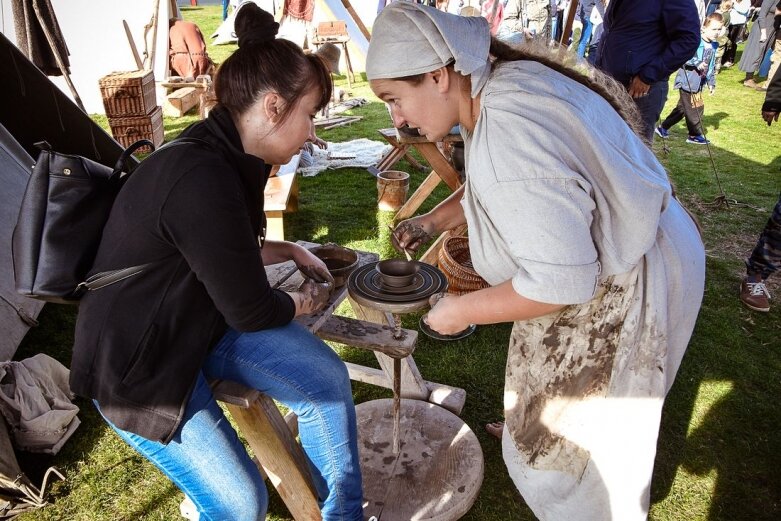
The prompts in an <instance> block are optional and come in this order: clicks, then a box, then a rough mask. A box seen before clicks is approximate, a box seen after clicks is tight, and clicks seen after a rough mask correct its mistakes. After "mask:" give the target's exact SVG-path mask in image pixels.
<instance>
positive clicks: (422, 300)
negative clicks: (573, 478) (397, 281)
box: [347, 262, 447, 313]
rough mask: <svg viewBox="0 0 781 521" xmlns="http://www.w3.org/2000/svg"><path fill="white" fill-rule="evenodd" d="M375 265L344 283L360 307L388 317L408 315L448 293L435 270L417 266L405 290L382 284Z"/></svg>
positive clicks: (357, 273) (425, 265)
mask: <svg viewBox="0 0 781 521" xmlns="http://www.w3.org/2000/svg"><path fill="white" fill-rule="evenodd" d="M376 266H377V263H376V262H372V263H369V264H366V265H365V266H361V267H360V268H357V269H356V270H355V271H353V272H352V273H351V274H350V277H349V278H348V279H347V291H348V292H349V293H350V297H352V298H353V299H355V300H356V301H357V302H358V303H359V304H361V305H362V306H366V307H369V308H372V309H377V310H379V311H387V312H390V313H409V312H411V311H417V310H420V309H423V308H425V307H427V306H428V299H429V297H431V296H432V295H434V294H436V293H442V292H443V291H447V279H446V278H445V275H444V274H443V273H442V272H441V271H439V269H437V268H436V267H435V266H432V265H431V264H426V263H424V262H421V263H420V271H418V273H417V274H416V275H415V278H414V279H413V280H412V283H410V284H409V285H407V286H404V287H400V288H393V287H388V286H385V285H383V284H382V277H381V275H380V274H379V273H378V272H377V270H376V269H375V267H376Z"/></svg>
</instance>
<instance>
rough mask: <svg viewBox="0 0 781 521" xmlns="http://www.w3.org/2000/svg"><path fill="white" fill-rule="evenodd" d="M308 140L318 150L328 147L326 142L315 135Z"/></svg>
mask: <svg viewBox="0 0 781 521" xmlns="http://www.w3.org/2000/svg"><path fill="white" fill-rule="evenodd" d="M309 142H310V143H312V144H314V145H315V146H316V147H317V148H319V149H320V150H325V149H326V148H328V143H327V142H326V141H324V140H322V139H320V138H319V137H317V136H315V137H314V138H313V139H310V140H309Z"/></svg>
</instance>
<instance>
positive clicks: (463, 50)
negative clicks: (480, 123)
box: [366, 2, 491, 98]
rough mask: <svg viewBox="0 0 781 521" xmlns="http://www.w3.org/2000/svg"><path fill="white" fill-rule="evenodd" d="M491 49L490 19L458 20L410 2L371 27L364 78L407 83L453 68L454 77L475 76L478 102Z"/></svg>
mask: <svg viewBox="0 0 781 521" xmlns="http://www.w3.org/2000/svg"><path fill="white" fill-rule="evenodd" d="M490 44H491V33H490V30H489V27H488V20H486V19H485V18H483V17H482V16H479V17H472V16H457V15H453V14H448V13H445V12H443V11H439V10H437V9H434V8H431V7H424V6H422V5H418V4H413V3H411V2H393V3H392V4H390V5H389V6H388V7H385V8H384V9H383V10H382V11H381V12H380V14H379V16H378V17H377V19H376V20H375V22H374V26H373V27H372V38H371V42H370V44H369V52H368V54H367V56H366V77H367V78H368V79H369V80H379V79H395V78H403V77H405V76H413V75H416V74H422V73H424V72H431V71H434V70H437V69H439V68H440V67H444V66H446V65H448V64H450V63H453V68H454V69H455V70H456V72H460V73H461V74H463V75H465V76H471V79H472V93H471V94H472V97H473V98H474V97H476V96H477V94H478V93H479V92H480V89H482V88H483V85H485V82H486V81H487V80H488V75H489V73H490V72H491V63H490V61H489V58H488V49H489V46H490Z"/></svg>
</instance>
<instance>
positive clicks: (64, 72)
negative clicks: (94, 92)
mask: <svg viewBox="0 0 781 521" xmlns="http://www.w3.org/2000/svg"><path fill="white" fill-rule="evenodd" d="M33 9H34V10H35V16H36V18H38V23H39V24H41V28H42V29H43V34H44V36H46V41H47V42H49V47H51V50H52V54H54V59H55V60H57V67H59V68H60V72H61V73H62V77H63V78H65V83H67V84H68V88H69V89H70V91H71V94H73V100H74V101H75V102H76V104H77V105H78V106H79V108H80V109H81V110H82V111H83V112H84V113H85V114H86V113H87V109H85V108H84V103H82V102H81V97H80V96H79V93H78V92H76V87H75V86H74V85H73V82H72V81H71V76H70V74H69V73H68V69H67V68H66V67H65V64H64V63H63V61H62V56H61V55H60V51H59V50H58V49H57V44H56V43H55V42H54V37H53V36H52V33H51V31H49V26H48V25H46V23H44V20H43V15H41V8H40V7H39V6H38V2H33Z"/></svg>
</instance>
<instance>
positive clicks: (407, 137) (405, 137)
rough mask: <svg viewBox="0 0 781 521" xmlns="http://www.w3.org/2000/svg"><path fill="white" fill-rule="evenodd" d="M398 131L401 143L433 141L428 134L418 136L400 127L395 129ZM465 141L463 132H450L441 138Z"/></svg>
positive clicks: (455, 141)
mask: <svg viewBox="0 0 781 521" xmlns="http://www.w3.org/2000/svg"><path fill="white" fill-rule="evenodd" d="M394 130H395V131H396V139H398V140H399V143H404V144H410V145H416V144H419V143H431V144H433V143H432V142H431V141H429V140H428V138H427V137H426V136H420V135H418V136H416V135H414V134H410V133H407V132H399V130H398V129H394ZM463 141H464V138H462V137H461V134H448V135H447V136H445V137H443V138H442V139H441V142H442V143H451V142H453V143H461V142H463Z"/></svg>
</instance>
